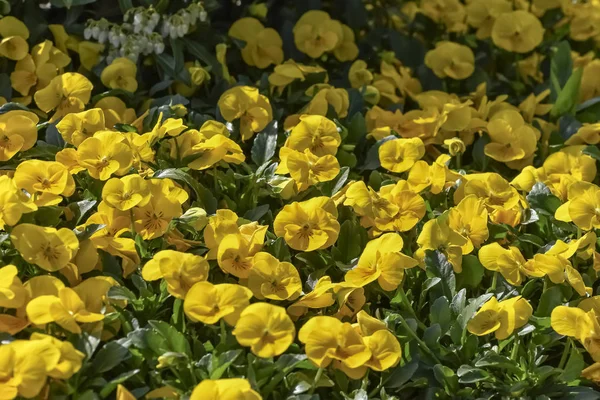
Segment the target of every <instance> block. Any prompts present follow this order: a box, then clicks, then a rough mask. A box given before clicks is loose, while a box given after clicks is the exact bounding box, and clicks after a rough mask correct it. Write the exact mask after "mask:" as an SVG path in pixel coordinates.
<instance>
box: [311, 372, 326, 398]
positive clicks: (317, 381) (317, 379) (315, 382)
mask: <svg viewBox="0 0 600 400" xmlns="http://www.w3.org/2000/svg"><path fill="white" fill-rule="evenodd" d="M324 369H325V368H323V367H319V370H318V371H317V374H316V375H315V379H314V380H313V383H312V385H311V387H310V390H309V391H308V394H313V393H314V392H315V389H316V388H317V384H318V383H319V380H320V379H321V375H323V370H324Z"/></svg>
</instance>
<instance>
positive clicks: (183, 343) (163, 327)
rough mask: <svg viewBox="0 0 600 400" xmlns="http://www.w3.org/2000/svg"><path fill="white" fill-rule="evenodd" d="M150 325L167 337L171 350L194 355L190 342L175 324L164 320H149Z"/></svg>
mask: <svg viewBox="0 0 600 400" xmlns="http://www.w3.org/2000/svg"><path fill="white" fill-rule="evenodd" d="M148 325H150V326H151V327H152V329H154V330H155V331H156V332H157V333H158V334H159V335H160V336H162V337H163V338H164V339H165V341H166V343H167V347H168V348H169V350H170V351H173V352H176V353H181V354H186V355H188V356H191V355H192V349H191V348H190V344H189V342H188V341H187V339H186V338H185V336H184V335H183V334H182V333H181V332H179V331H178V330H177V329H175V328H174V327H173V326H171V325H169V324H168V323H166V322H164V321H154V320H152V321H148Z"/></svg>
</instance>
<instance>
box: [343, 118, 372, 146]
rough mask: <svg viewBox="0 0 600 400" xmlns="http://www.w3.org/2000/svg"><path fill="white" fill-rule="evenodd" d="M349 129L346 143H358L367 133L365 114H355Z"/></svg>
mask: <svg viewBox="0 0 600 400" xmlns="http://www.w3.org/2000/svg"><path fill="white" fill-rule="evenodd" d="M347 129H348V136H347V137H346V140H345V141H344V143H353V144H355V143H358V141H359V140H360V139H362V138H363V137H365V136H366V135H367V123H366V121H365V117H364V115H363V114H362V113H360V112H358V113H356V114H354V116H353V117H352V119H351V120H350V124H349V125H348V127H347Z"/></svg>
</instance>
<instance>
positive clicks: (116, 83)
mask: <svg viewBox="0 0 600 400" xmlns="http://www.w3.org/2000/svg"><path fill="white" fill-rule="evenodd" d="M136 74H137V66H136V65H135V63H134V62H133V61H131V60H130V59H128V58H125V57H120V58H116V59H114V60H113V62H112V63H110V65H108V66H107V67H106V68H104V69H103V70H102V75H101V76H100V79H101V80H102V84H104V86H106V87H107V88H110V89H122V90H127V91H128V92H135V91H136V90H137V87H138V83H137V80H136V78H135V75H136Z"/></svg>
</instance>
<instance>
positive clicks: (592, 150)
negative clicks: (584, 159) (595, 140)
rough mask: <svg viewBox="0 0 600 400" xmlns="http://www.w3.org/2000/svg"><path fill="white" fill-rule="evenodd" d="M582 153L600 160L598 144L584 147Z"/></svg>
mask: <svg viewBox="0 0 600 400" xmlns="http://www.w3.org/2000/svg"><path fill="white" fill-rule="evenodd" d="M582 153H583V154H587V155H588V156H590V157H592V158H593V159H594V160H596V161H600V149H599V148H598V146H595V145H589V146H587V147H586V148H584V149H583V151H582Z"/></svg>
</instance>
